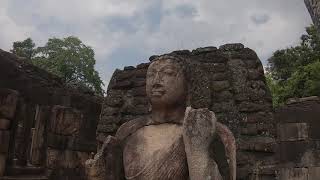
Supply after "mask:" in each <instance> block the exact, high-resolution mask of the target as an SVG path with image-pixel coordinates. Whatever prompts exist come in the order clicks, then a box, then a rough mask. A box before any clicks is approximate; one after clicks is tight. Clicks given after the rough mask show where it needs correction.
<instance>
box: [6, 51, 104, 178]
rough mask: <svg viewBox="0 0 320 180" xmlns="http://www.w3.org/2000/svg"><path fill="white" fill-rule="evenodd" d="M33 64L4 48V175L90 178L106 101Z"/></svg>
mask: <svg viewBox="0 0 320 180" xmlns="http://www.w3.org/2000/svg"><path fill="white" fill-rule="evenodd" d="M27 61H28V60H25V59H20V58H18V57H16V56H15V55H13V54H11V53H8V52H5V51H2V50H0V176H1V175H3V174H4V175H5V176H15V175H28V174H29V175H32V174H34V175H40V174H42V175H44V176H49V179H59V180H63V179H77V180H78V179H81V178H84V177H85V176H84V167H83V164H84V162H85V161H86V160H87V159H88V158H89V157H90V155H91V153H92V152H95V151H96V127H97V123H98V120H99V116H100V112H101V104H102V100H103V99H102V98H101V97H97V96H94V95H93V94H92V93H91V92H90V91H87V90H82V89H76V88H75V87H67V86H66V85H64V84H63V83H62V81H61V80H60V79H59V78H58V77H56V76H54V75H52V74H49V73H48V72H46V71H44V70H42V69H39V68H37V67H35V66H32V65H31V64H29V63H28V62H27ZM4 163H5V164H6V166H5V167H4V166H3V164H4ZM28 164H29V165H28ZM30 164H31V165H32V166H30ZM1 168H2V169H1ZM0 179H1V177H0Z"/></svg>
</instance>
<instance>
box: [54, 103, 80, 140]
mask: <svg viewBox="0 0 320 180" xmlns="http://www.w3.org/2000/svg"><path fill="white" fill-rule="evenodd" d="M82 121H83V115H82V114H81V112H80V111H78V110H75V109H73V108H69V107H63V106H54V107H53V108H52V112H51V117H50V131H51V132H53V133H56V134H61V135H66V136H68V135H76V134H79V132H80V127H81V123H82Z"/></svg>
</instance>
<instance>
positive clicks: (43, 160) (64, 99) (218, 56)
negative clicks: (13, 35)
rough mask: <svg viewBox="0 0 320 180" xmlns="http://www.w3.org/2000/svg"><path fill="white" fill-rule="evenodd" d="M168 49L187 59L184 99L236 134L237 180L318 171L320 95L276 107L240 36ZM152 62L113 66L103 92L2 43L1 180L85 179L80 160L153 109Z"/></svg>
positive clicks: (310, 178) (308, 177)
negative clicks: (149, 91) (67, 79)
mask: <svg viewBox="0 0 320 180" xmlns="http://www.w3.org/2000/svg"><path fill="white" fill-rule="evenodd" d="M169 55H174V56H177V57H180V58H182V59H187V63H189V65H190V67H191V68H190V70H189V71H188V72H189V74H188V76H189V78H188V79H189V80H190V81H189V82H188V83H190V84H192V86H190V87H191V88H190V89H189V91H190V92H189V94H192V96H191V97H189V99H190V105H191V106H192V107H193V108H195V109H200V108H208V109H210V110H211V111H213V112H215V114H216V117H217V121H218V122H221V123H223V124H225V125H227V126H228V128H229V129H230V130H231V131H232V133H233V134H234V135H235V138H236V146H237V171H236V172H237V179H238V180H248V179H249V180H251V179H254V180H275V179H280V180H287V179H298V180H317V179H319V177H320V174H319V167H320V165H319V162H320V161H319V154H320V153H319V149H320V148H319V138H320V137H319V131H318V129H319V127H320V125H319V122H318V120H319V113H320V100H319V97H311V98H303V99H298V100H295V101H291V102H290V103H288V104H287V105H285V106H282V107H280V108H278V109H276V110H275V112H274V110H273V108H272V99H271V95H270V92H269V90H268V87H267V85H266V81H265V77H264V71H263V67H262V64H261V62H260V60H259V58H258V57H257V55H256V53H255V52H254V51H253V50H251V49H249V48H245V47H244V46H243V45H241V44H227V45H223V46H221V47H219V48H215V47H206V48H198V49H196V50H193V51H188V50H181V51H174V52H172V53H170V54H169ZM155 58H157V56H152V57H150V60H154V59H155ZM149 65H150V63H149V62H148V63H142V64H140V65H138V66H137V67H132V66H128V67H125V68H124V69H123V70H116V71H115V72H114V74H113V76H112V79H111V81H110V84H109V86H108V92H107V96H106V97H105V99H104V100H103V99H101V98H100V97H97V96H94V95H93V94H92V92H90V91H87V90H83V89H77V88H75V87H68V86H66V85H65V84H63V83H62V82H61V81H60V79H59V78H57V77H56V76H53V75H51V74H50V73H48V72H46V71H44V70H42V69H39V68H37V67H34V66H32V65H31V64H29V63H28V62H27V60H25V59H21V58H18V57H16V56H15V55H13V54H11V53H8V52H4V51H0V179H1V180H8V179H17V178H20V179H29V180H30V179H43V180H45V179H52V180H57V179H59V180H63V179H69V180H78V179H85V178H86V175H85V174H84V173H85V171H84V163H85V161H86V160H87V159H89V158H92V156H91V155H92V154H93V153H95V151H96V150H97V149H100V147H101V145H102V143H103V141H104V140H105V139H106V137H107V136H108V135H114V134H115V132H116V131H117V130H118V128H119V127H120V125H122V124H124V123H126V122H128V121H130V120H132V119H136V118H143V117H145V116H148V115H149V114H150V112H151V110H152V109H151V106H150V102H149V101H148V99H147V98H146V90H145V85H146V72H147V68H148V66H149ZM101 106H102V108H101Z"/></svg>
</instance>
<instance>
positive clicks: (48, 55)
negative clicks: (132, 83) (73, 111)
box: [31, 36, 104, 95]
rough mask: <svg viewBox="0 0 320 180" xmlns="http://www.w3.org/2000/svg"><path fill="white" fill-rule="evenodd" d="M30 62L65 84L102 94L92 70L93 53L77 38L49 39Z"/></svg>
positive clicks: (100, 83)
mask: <svg viewBox="0 0 320 180" xmlns="http://www.w3.org/2000/svg"><path fill="white" fill-rule="evenodd" d="M31 61H32V63H33V64H34V65H36V66H38V67H40V68H43V69H45V70H47V71H49V72H51V73H53V74H55V75H57V76H59V77H61V78H62V79H63V81H64V82H65V83H66V84H69V85H77V86H80V87H86V88H89V89H91V90H92V91H94V92H95V93H96V94H99V95H103V94H104V90H103V88H102V86H103V82H102V80H101V79H100V77H99V73H98V72H97V71H96V70H95V69H94V66H95V62H96V60H95V58H94V51H93V49H92V48H91V47H89V46H86V45H85V44H83V43H82V42H81V40H80V39H78V38H77V37H74V36H70V37H67V38H64V39H59V38H50V39H49V40H48V42H47V43H46V44H45V46H43V47H38V48H36V49H35V51H34V55H33V56H32V58H31Z"/></svg>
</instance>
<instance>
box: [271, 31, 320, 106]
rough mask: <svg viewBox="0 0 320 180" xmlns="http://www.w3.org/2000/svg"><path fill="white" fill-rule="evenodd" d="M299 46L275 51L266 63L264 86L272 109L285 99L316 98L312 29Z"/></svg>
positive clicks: (317, 54) (317, 41)
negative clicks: (266, 84)
mask: <svg viewBox="0 0 320 180" xmlns="http://www.w3.org/2000/svg"><path fill="white" fill-rule="evenodd" d="M306 32H307V34H304V35H302V36H301V41H300V44H299V45H298V46H296V47H290V48H287V49H282V50H278V51H276V52H275V53H274V54H273V56H272V57H271V58H270V59H269V60H268V61H269V63H268V68H267V71H268V73H267V82H268V85H269V88H270V90H271V92H272V94H273V101H274V105H275V106H278V105H281V104H283V103H285V102H286V101H287V100H288V99H289V98H299V97H306V96H314V95H318V96H319V95H320V36H319V34H318V32H317V30H316V28H315V27H314V26H313V25H312V26H310V27H307V28H306Z"/></svg>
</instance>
